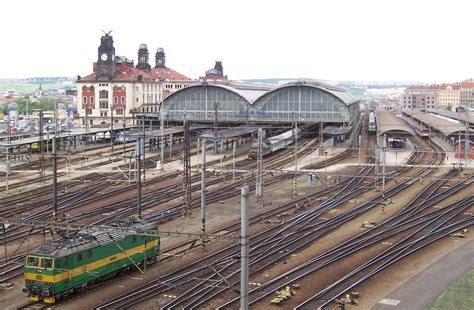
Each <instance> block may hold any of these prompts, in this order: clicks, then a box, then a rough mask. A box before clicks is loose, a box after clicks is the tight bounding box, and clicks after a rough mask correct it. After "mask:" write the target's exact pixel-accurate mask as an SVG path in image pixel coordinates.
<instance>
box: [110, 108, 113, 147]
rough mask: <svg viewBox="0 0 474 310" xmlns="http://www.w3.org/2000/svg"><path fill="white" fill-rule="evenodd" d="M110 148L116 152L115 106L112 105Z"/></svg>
mask: <svg viewBox="0 0 474 310" xmlns="http://www.w3.org/2000/svg"><path fill="white" fill-rule="evenodd" d="M110 148H111V149H112V152H113V151H114V105H113V104H111V105H110Z"/></svg>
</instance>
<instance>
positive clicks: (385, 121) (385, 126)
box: [375, 109, 415, 136]
mask: <svg viewBox="0 0 474 310" xmlns="http://www.w3.org/2000/svg"><path fill="white" fill-rule="evenodd" d="M375 115H376V119H377V126H378V132H379V135H380V136H383V135H384V134H395V135H396V134H398V135H405V136H406V135H409V136H414V135H415V131H414V130H413V128H411V127H410V125H408V124H407V123H405V121H403V119H401V118H399V117H397V116H396V115H395V114H393V113H392V112H390V111H387V110H385V109H377V110H376V111H375Z"/></svg>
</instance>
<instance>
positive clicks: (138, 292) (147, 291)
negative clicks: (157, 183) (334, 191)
mask: <svg viewBox="0 0 474 310" xmlns="http://www.w3.org/2000/svg"><path fill="white" fill-rule="evenodd" d="M419 153H421V152H419ZM404 183H409V182H408V181H407V182H404ZM409 185H410V184H406V187H407V186H409ZM402 189H403V188H400V189H399V190H398V191H394V192H393V193H390V192H388V193H386V194H387V195H388V196H390V195H394V194H396V193H398V192H399V191H401V190H402ZM339 196H340V195H339ZM372 207H373V206H372ZM359 211H360V210H359ZM354 216H355V215H352V216H349V218H353V217H354ZM306 221H307V219H306ZM300 224H301V223H300ZM305 237H306V238H307V237H308V236H307V235H305ZM278 239H279V238H275V236H272V237H271V240H278ZM283 239H286V238H283ZM269 240H270V239H267V245H268V244H269V243H271V242H270V241H269ZM293 243H294V241H288V244H293ZM290 252H291V251H290ZM251 253H252V252H251ZM226 259H227V256H224V258H222V259H221V261H225V260H226ZM215 264H216V265H218V263H215ZM222 264H224V263H222ZM229 264H230V263H229ZM232 264H234V263H232ZM267 266H268V265H266V266H265V265H263V266H262V267H261V268H265V267H267ZM199 269H200V268H198V270H199ZM222 271H223V270H219V274H222V273H221V272H222ZM224 271H225V270H224ZM237 271H238V270H236V271H234V272H233V273H231V276H232V275H236V274H237ZM184 274H187V273H186V272H184ZM189 276H190V275H189V274H187V278H189ZM167 277H168V275H167ZM197 278H203V277H202V276H199V275H198V276H197ZM204 278H206V277H204ZM226 278H227V277H226ZM161 280H162V281H165V282H166V279H163V278H162V279H161ZM226 280H227V281H229V278H227V279H226ZM156 284H157V283H156ZM167 284H168V285H172V286H173V287H174V286H175V285H174V284H170V283H167ZM182 284H183V283H182ZM182 284H180V285H182ZM202 284H203V283H200V286H201V288H202V287H203V285H202ZM222 284H224V283H222V282H219V281H218V283H217V284H216V285H212V287H214V288H215V287H217V286H218V285H222ZM147 286H148V287H151V288H153V293H152V292H151V291H150V289H151V288H148V289H146V288H145V287H142V288H138V289H137V290H136V292H135V293H134V295H136V296H138V297H137V298H135V297H134V298H133V299H134V300H136V301H142V300H143V298H144V297H143V296H142V292H145V293H143V294H144V295H146V296H150V295H153V296H156V295H159V294H161V293H163V292H164V291H166V289H164V288H163V287H161V288H160V286H159V285H158V284H157V285H155V284H154V283H149V284H148V285H147ZM187 287H188V291H191V292H192V291H195V290H197V291H199V289H197V288H198V287H199V285H196V286H194V290H193V289H191V290H189V286H187ZM189 294H190V293H189ZM195 294H197V293H195ZM200 294H201V295H200V296H201V297H200V298H201V299H202V296H208V298H209V296H211V297H215V295H213V294H212V293H210V292H209V291H202V290H200ZM182 295H185V294H181V295H179V297H178V298H179V299H180V300H181V301H179V302H178V301H177V300H175V301H173V302H171V303H169V304H167V305H166V307H170V308H172V307H176V306H178V307H181V306H183V307H187V306H190V305H191V304H192V305H196V306H199V305H202V304H200V303H196V302H202V301H199V300H197V299H196V298H194V299H192V300H191V299H189V297H186V296H183V297H181V296H182ZM127 296H128V298H127V302H126V303H125V304H124V303H123V299H122V300H121V301H122V302H119V303H118V305H121V307H128V306H131V305H133V304H134V301H132V300H131V298H130V295H129V294H127ZM119 299H120V297H119ZM182 299H185V300H184V303H183V301H182ZM186 302H187V303H186ZM112 305H113V307H115V306H117V304H116V303H115V304H114V303H113V304H107V305H102V306H100V307H99V308H102V307H104V308H107V307H111V306H112Z"/></svg>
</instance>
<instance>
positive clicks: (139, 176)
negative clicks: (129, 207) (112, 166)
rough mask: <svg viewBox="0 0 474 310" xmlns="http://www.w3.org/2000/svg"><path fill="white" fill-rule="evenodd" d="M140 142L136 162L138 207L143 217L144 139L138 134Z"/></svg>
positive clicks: (139, 213) (140, 215)
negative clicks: (142, 169) (142, 159)
mask: <svg viewBox="0 0 474 310" xmlns="http://www.w3.org/2000/svg"><path fill="white" fill-rule="evenodd" d="M137 143H138V150H137V154H136V155H138V156H135V158H136V159H135V164H136V166H137V208H138V218H141V217H142V173H141V172H142V171H141V165H140V161H141V160H140V158H141V155H142V154H141V153H142V151H141V149H142V141H141V137H140V135H138V139H137Z"/></svg>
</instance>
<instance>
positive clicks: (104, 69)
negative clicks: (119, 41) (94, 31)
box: [96, 31, 115, 80]
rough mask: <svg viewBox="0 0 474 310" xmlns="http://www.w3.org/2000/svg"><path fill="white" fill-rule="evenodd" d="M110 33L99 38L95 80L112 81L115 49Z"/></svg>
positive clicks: (105, 33)
mask: <svg viewBox="0 0 474 310" xmlns="http://www.w3.org/2000/svg"><path fill="white" fill-rule="evenodd" d="M111 32H112V31H109V32H104V35H103V36H102V37H101V38H100V46H99V49H98V59H97V74H96V77H97V80H112V79H113V78H114V76H115V61H114V59H115V47H114V39H113V38H112V36H111V35H110V33H111Z"/></svg>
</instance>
